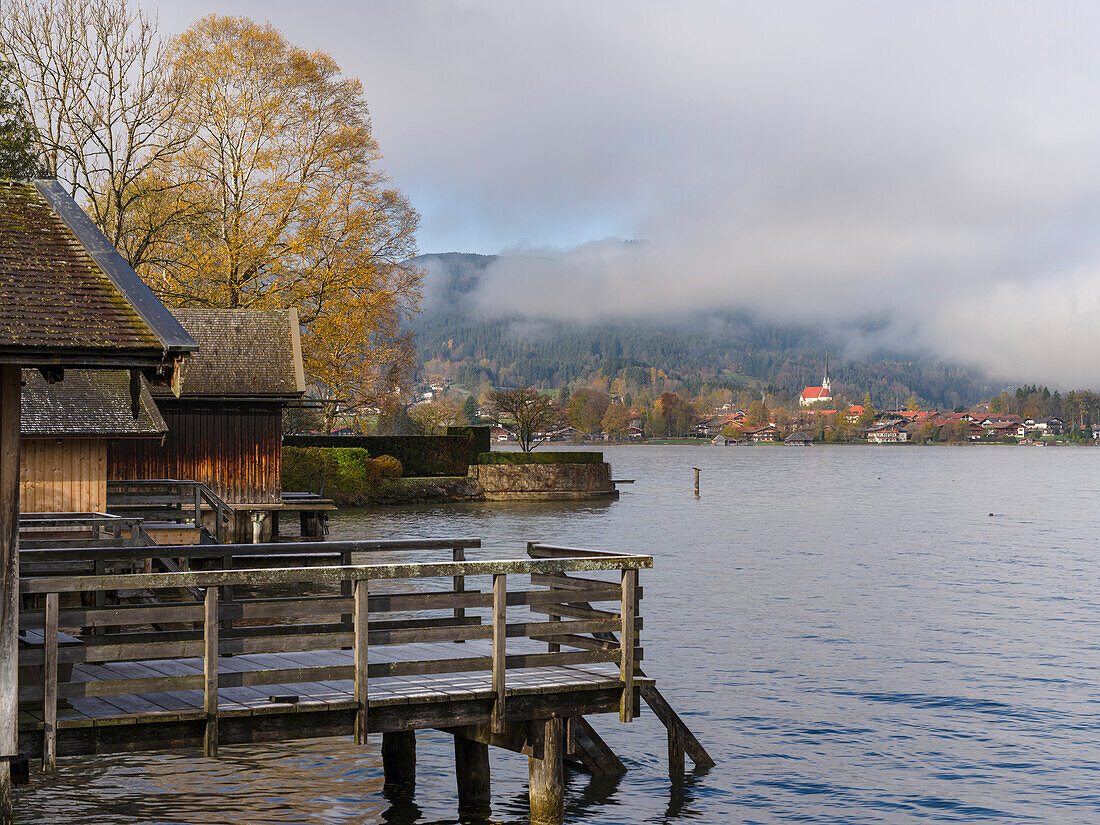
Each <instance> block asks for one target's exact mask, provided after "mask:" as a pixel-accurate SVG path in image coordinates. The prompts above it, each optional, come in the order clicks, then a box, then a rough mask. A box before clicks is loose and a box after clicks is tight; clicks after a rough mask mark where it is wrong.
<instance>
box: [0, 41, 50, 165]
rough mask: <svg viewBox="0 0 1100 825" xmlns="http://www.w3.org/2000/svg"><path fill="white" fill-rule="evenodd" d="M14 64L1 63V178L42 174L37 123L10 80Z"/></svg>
mask: <svg viewBox="0 0 1100 825" xmlns="http://www.w3.org/2000/svg"><path fill="white" fill-rule="evenodd" d="M11 71H12V69H11V66H10V65H8V64H7V63H0V179H2V180H27V179H28V178H33V177H37V176H39V175H41V174H42V173H41V171H40V169H41V164H40V163H39V160H38V151H37V149H36V148H35V147H36V144H37V141H36V135H35V131H34V127H33V126H32V125H31V123H30V119H29V118H28V117H27V113H26V112H25V111H24V110H23V105H22V101H21V100H20V99H19V97H18V95H17V93H16V91H15V88H14V87H13V86H12V83H11Z"/></svg>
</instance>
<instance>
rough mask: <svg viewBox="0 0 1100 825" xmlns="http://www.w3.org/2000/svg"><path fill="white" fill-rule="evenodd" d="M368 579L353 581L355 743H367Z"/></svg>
mask: <svg viewBox="0 0 1100 825" xmlns="http://www.w3.org/2000/svg"><path fill="white" fill-rule="evenodd" d="M369 590H370V583H369V580H368V579H359V581H357V582H356V583H355V703H356V711H355V744H357V745H365V744H367V711H368V710H369V708H370V705H369V702H368V698H367V632H368V626H369V619H368V601H367V596H368V593H369Z"/></svg>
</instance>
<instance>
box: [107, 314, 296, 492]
mask: <svg viewBox="0 0 1100 825" xmlns="http://www.w3.org/2000/svg"><path fill="white" fill-rule="evenodd" d="M173 312H174V314H175V315H176V317H177V318H178V319H179V321H180V323H181V324H183V326H184V328H185V329H187V330H188V331H189V332H190V333H191V334H192V335H193V336H194V337H195V339H196V340H197V341H198V343H199V350H198V352H197V353H196V354H195V356H194V357H192V358H191V359H190V361H189V363H188V364H187V366H186V368H185V370H184V372H183V377H182V387H181V392H180V395H179V397H178V398H177V397H175V396H174V395H172V394H171V393H170V392H167V391H165V390H156V391H155V392H154V395H155V397H156V401H157V404H158V406H159V407H160V411H161V414H162V415H163V416H164V420H165V422H166V424H167V426H168V435H167V437H166V438H165V440H164V444H163V445H159V444H148V443H146V444H141V443H133V442H125V443H124V442H119V443H118V444H117V445H113V446H112V449H111V450H110V451H109V454H108V465H109V467H108V474H109V477H110V478H111V479H112V480H138V479H185V480H194V481H199V482H202V483H203V484H205V485H207V486H208V487H209V488H210V489H211V490H213V491H214V492H215V493H216V494H217V495H218V496H219V497H221V498H222V499H223V500H224V501H225V502H227V503H228V504H231V505H242V504H247V505H278V504H279V503H280V502H281V501H282V478H281V469H282V460H281V456H282V417H283V410H284V409H285V407H286V406H287V405H288V404H290V403H292V402H296V401H298V400H299V399H300V398H301V397H302V396H303V395H304V393H305V377H304V370H303V367H302V352H301V345H300V343H299V337H298V315H297V312H296V311H295V310H293V309H290V310H269V309H175V310H173Z"/></svg>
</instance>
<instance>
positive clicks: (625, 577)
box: [619, 570, 638, 722]
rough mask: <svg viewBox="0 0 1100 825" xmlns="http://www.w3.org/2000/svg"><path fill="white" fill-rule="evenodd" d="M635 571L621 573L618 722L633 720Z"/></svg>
mask: <svg viewBox="0 0 1100 825" xmlns="http://www.w3.org/2000/svg"><path fill="white" fill-rule="evenodd" d="M637 576H638V571H637V570H624V571H623V572H622V600H621V601H620V603H619V604H620V606H619V611H620V615H621V617H622V630H621V631H620V633H619V678H620V679H621V680H622V683H623V695H622V698H621V699H620V700H619V720H620V721H622V722H630V721H631V720H633V719H634V586H635V583H636V582H637Z"/></svg>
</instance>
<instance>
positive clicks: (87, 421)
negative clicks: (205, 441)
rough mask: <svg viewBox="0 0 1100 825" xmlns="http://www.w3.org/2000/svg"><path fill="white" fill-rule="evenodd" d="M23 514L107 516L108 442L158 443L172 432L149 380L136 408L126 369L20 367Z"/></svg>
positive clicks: (20, 496)
mask: <svg viewBox="0 0 1100 825" xmlns="http://www.w3.org/2000/svg"><path fill="white" fill-rule="evenodd" d="M22 380H23V400H22V408H21V415H20V417H21V421H22V426H21V432H22V443H21V446H20V453H19V456H20V461H19V511H20V513H105V512H106V511H107V445H108V444H109V443H113V442H118V441H130V440H135V441H140V442H147V443H150V444H159V443H160V441H161V440H162V439H163V437H164V434H165V433H166V432H167V431H168V428H167V427H166V426H165V423H164V419H163V418H161V415H160V412H159V411H158V410H157V407H156V405H155V404H154V403H153V398H152V396H151V395H150V393H149V388H148V386H147V384H146V382H145V381H144V380H142V382H141V387H140V390H139V395H138V403H137V407H136V413H137V414H136V415H135V407H134V404H133V402H132V400H131V396H130V377H129V375H128V374H127V373H126V372H124V371H121V370H68V371H66V373H65V377H64V380H62V381H55V382H54V383H50V382H48V381H46V379H45V378H44V377H43V376H42V374H41V373H40V372H39V371H38V370H23V375H22Z"/></svg>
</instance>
